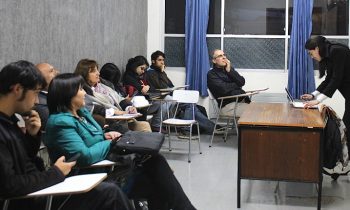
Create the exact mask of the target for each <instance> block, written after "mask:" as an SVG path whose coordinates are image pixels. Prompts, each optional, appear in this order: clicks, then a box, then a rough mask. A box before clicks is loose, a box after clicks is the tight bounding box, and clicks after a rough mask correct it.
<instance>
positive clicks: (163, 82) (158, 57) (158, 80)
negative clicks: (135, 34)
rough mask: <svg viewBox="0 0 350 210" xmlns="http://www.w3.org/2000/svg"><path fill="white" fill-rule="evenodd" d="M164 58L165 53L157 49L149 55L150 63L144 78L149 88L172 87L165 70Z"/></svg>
mask: <svg viewBox="0 0 350 210" xmlns="http://www.w3.org/2000/svg"><path fill="white" fill-rule="evenodd" d="M164 60H165V54H164V53H163V52H161V51H159V50H158V51H155V52H154V53H152V55H151V62H152V65H151V66H150V67H149V69H148V70H147V72H146V80H147V82H148V84H149V85H150V87H151V89H166V88H172V87H174V85H173V83H172V82H171V80H170V79H169V78H168V75H167V74H166V72H165V63H164Z"/></svg>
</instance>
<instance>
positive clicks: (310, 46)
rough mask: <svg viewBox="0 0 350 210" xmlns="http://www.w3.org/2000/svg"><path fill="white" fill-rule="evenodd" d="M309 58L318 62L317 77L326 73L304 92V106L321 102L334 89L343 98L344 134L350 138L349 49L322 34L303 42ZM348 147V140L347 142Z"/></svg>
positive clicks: (349, 144)
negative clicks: (318, 83)
mask: <svg viewBox="0 0 350 210" xmlns="http://www.w3.org/2000/svg"><path fill="white" fill-rule="evenodd" d="M305 48H306V49H307V50H308V53H309V54H310V56H311V58H313V59H315V60H316V61H318V62H319V71H320V75H319V77H320V78H322V77H323V76H324V75H326V78H325V80H324V81H323V82H322V83H321V84H320V85H319V86H318V87H317V89H316V90H315V91H314V92H312V93H311V94H304V95H302V96H301V98H302V99H307V100H310V101H307V102H306V104H305V107H306V108H307V107H309V106H312V105H316V104H319V103H321V102H322V101H324V100H325V99H327V98H331V97H332V96H333V94H334V92H335V91H336V90H339V92H340V93H341V94H342V95H343V97H344V98H345V112H344V116H343V122H344V124H345V126H346V128H347V132H346V136H347V138H348V139H350V135H349V134H350V132H349V131H350V50H349V47H348V46H346V45H343V44H339V43H333V42H332V43H331V42H329V41H328V40H327V39H326V38H325V37H323V36H316V37H313V38H310V39H308V40H307V41H306V43H305ZM347 145H348V148H350V142H349V141H348V142H347Z"/></svg>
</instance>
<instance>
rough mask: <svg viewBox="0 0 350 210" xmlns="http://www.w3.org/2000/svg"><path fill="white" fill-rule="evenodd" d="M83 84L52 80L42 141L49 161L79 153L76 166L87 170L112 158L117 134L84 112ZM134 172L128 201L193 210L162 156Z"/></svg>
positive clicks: (70, 78)
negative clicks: (104, 130)
mask: <svg viewBox="0 0 350 210" xmlns="http://www.w3.org/2000/svg"><path fill="white" fill-rule="evenodd" d="M83 83H84V80H83V78H82V77H81V76H79V75H75V74H71V73H66V74H61V75H59V76H57V77H56V78H55V79H53V80H52V82H51V84H50V86H49V91H48V98H47V102H48V107H49V111H50V116H49V119H48V122H47V125H46V134H45V137H44V143H45V144H46V146H47V147H48V148H49V150H50V156H51V158H54V159H56V158H57V157H59V156H62V155H64V156H66V157H67V158H70V157H72V156H73V155H74V154H76V153H80V154H81V156H80V157H79V158H78V160H77V165H78V166H88V165H91V164H93V163H96V162H98V161H101V160H104V159H108V158H109V157H111V156H113V154H112V153H111V152H110V148H111V142H112V139H114V138H116V137H118V136H120V133H118V132H108V133H104V132H103V130H102V129H101V127H100V126H99V125H98V124H97V122H96V121H95V120H94V119H93V118H92V116H91V114H90V113H89V112H88V111H87V110H86V109H84V105H85V102H84V98H85V94H86V93H85V91H84V90H83V88H82V84H83ZM137 170H138V171H137V175H136V176H133V179H132V181H133V183H132V185H131V187H130V188H129V189H128V192H127V194H128V196H129V198H132V199H140V198H145V199H147V201H148V205H149V206H148V207H149V209H157V210H158V209H159V210H160V209H161V210H163V209H164V210H169V209H173V210H187V209H188V210H192V209H195V208H194V207H193V205H192V204H191V202H190V201H189V199H188V198H187V196H186V194H185V193H184V191H183V189H182V187H181V185H180V184H179V182H178V181H177V179H176V177H175V176H174V174H173V172H172V170H171V168H170V167H169V165H168V163H167V161H166V160H165V158H164V157H163V156H162V155H160V154H158V155H154V156H152V157H151V158H150V159H148V160H147V161H145V162H144V163H143V164H142V167H141V168H139V169H137Z"/></svg>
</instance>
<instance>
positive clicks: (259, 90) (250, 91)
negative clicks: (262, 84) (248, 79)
mask: <svg viewBox="0 0 350 210" xmlns="http://www.w3.org/2000/svg"><path fill="white" fill-rule="evenodd" d="M268 89H270V88H268V87H267V88H264V89H257V90H248V91H245V92H246V93H252V92H257V93H260V92H262V91H266V90H268Z"/></svg>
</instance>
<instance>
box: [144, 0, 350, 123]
mask: <svg viewBox="0 0 350 210" xmlns="http://www.w3.org/2000/svg"><path fill="white" fill-rule="evenodd" d="M163 13H164V1H163V0H148V34H147V35H148V38H147V57H148V58H150V55H151V53H152V52H154V51H155V50H162V51H164V38H163V35H164V14H163ZM238 71H239V72H240V73H241V74H242V75H243V76H244V77H245V79H246V85H245V86H244V89H245V90H253V89H261V88H265V87H269V88H270V89H269V90H268V91H267V92H268V93H284V88H285V87H286V86H287V81H288V72H284V71H273V70H269V71H256V70H238ZM167 74H168V75H169V77H170V78H171V80H172V81H173V82H174V85H175V86H176V85H183V84H184V83H185V68H177V67H168V68H167ZM315 81H316V84H317V85H318V84H319V83H320V82H321V81H322V80H319V79H318V77H317V76H315ZM324 103H325V104H327V105H329V106H331V107H332V108H333V109H334V110H335V111H336V112H337V113H338V115H339V116H343V113H344V104H345V102H344V98H343V97H342V96H341V94H340V93H339V92H338V91H337V92H336V93H335V94H334V95H333V97H332V99H327V100H326V101H325V102H324ZM200 104H202V105H203V106H205V107H206V108H207V110H209V109H208V107H209V100H208V97H206V98H203V99H202V100H201V101H200Z"/></svg>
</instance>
